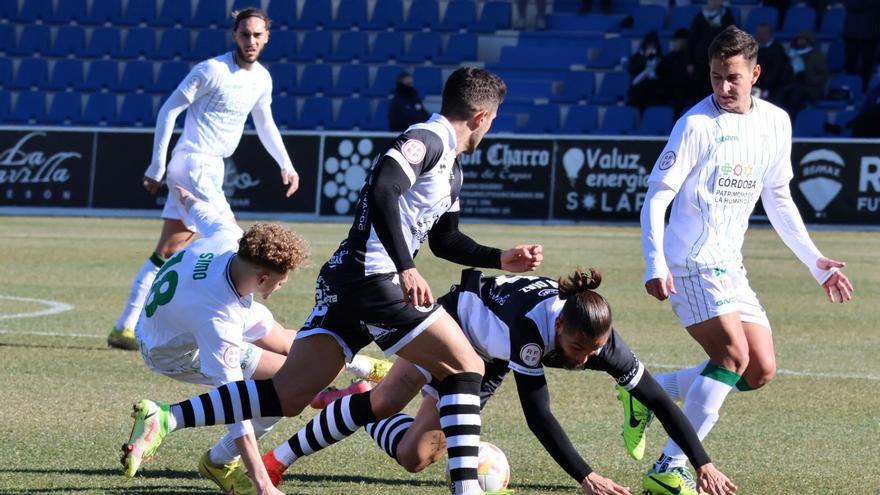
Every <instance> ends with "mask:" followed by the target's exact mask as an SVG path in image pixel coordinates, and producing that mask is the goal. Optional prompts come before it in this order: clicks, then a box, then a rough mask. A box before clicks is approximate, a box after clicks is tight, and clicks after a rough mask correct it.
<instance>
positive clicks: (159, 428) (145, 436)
mask: <svg viewBox="0 0 880 495" xmlns="http://www.w3.org/2000/svg"><path fill="white" fill-rule="evenodd" d="M170 416H171V408H170V406H169V405H168V404H165V403H163V402H153V401H151V400H146V399H145V400H142V401H140V402H138V403H137V404H135V405H134V406H133V407H132V413H131V417H132V418H134V426H133V427H132V428H131V435H130V436H129V437H128V443H126V444H123V445H122V459H121V460H122V466H123V467H124V468H125V470H124V474H125V476H126V477H128V478H131V477H133V476H134V475H135V473H137V471H138V469H139V468H140V467H141V463H143V462H144V461H145V460H147V459H149V458H150V457H153V455H155V454H156V450H157V449H158V448H159V444H161V443H162V439H163V438H165V435H167V434H168V418H169V417H170Z"/></svg>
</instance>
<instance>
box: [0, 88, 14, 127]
mask: <svg viewBox="0 0 880 495" xmlns="http://www.w3.org/2000/svg"><path fill="white" fill-rule="evenodd" d="M10 111H12V95H10V94H9V91H5V90H0V122H6V119H7V118H9V112H10Z"/></svg>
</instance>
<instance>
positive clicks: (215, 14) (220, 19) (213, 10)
mask: <svg viewBox="0 0 880 495" xmlns="http://www.w3.org/2000/svg"><path fill="white" fill-rule="evenodd" d="M181 3H187V2H181ZM228 16H229V12H227V11H226V2H218V1H217V0H199V3H198V4H197V5H196V11H195V13H193V16H192V18H191V19H190V21H189V25H190V26H193V27H209V26H213V27H215V28H225V27H226V26H227V25H229V26H231V24H232V22H231V20H230V19H229V17H228Z"/></svg>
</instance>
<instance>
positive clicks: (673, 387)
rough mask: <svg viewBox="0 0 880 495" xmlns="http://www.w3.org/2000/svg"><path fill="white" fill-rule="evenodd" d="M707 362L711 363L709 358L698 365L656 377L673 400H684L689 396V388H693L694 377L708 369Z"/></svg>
mask: <svg viewBox="0 0 880 495" xmlns="http://www.w3.org/2000/svg"><path fill="white" fill-rule="evenodd" d="M707 364H709V360H708V359H707V360H705V361H703V362H702V363H700V364H698V365H696V366H692V367H690V368H684V369H680V370H675V371H671V372H669V373H663V374H661V375H657V376H656V377H655V378H656V379H657V382H658V383H659V384H660V386H661V387H663V390H665V391H666V395H668V396H669V398H670V399H672V400H673V401H683V400H684V399H685V397H687V393H688V390H689V389H690V388H691V384H692V383H694V379H695V378H697V377H698V376H700V373H702V372H703V370H704V369H706V365H707Z"/></svg>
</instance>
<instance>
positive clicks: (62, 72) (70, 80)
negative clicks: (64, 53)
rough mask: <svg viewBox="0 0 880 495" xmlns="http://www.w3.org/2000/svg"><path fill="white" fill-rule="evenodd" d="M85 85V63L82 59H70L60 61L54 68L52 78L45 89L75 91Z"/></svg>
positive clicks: (45, 85)
mask: <svg viewBox="0 0 880 495" xmlns="http://www.w3.org/2000/svg"><path fill="white" fill-rule="evenodd" d="M82 83H83V62H82V60H80V59H76V58H68V59H64V60H58V61H57V62H55V66H54V67H52V77H51V78H50V79H49V82H48V83H46V84H44V85H43V87H45V88H46V89H51V90H55V91H64V90H66V89H75V88H79V87H80V86H82Z"/></svg>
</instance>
